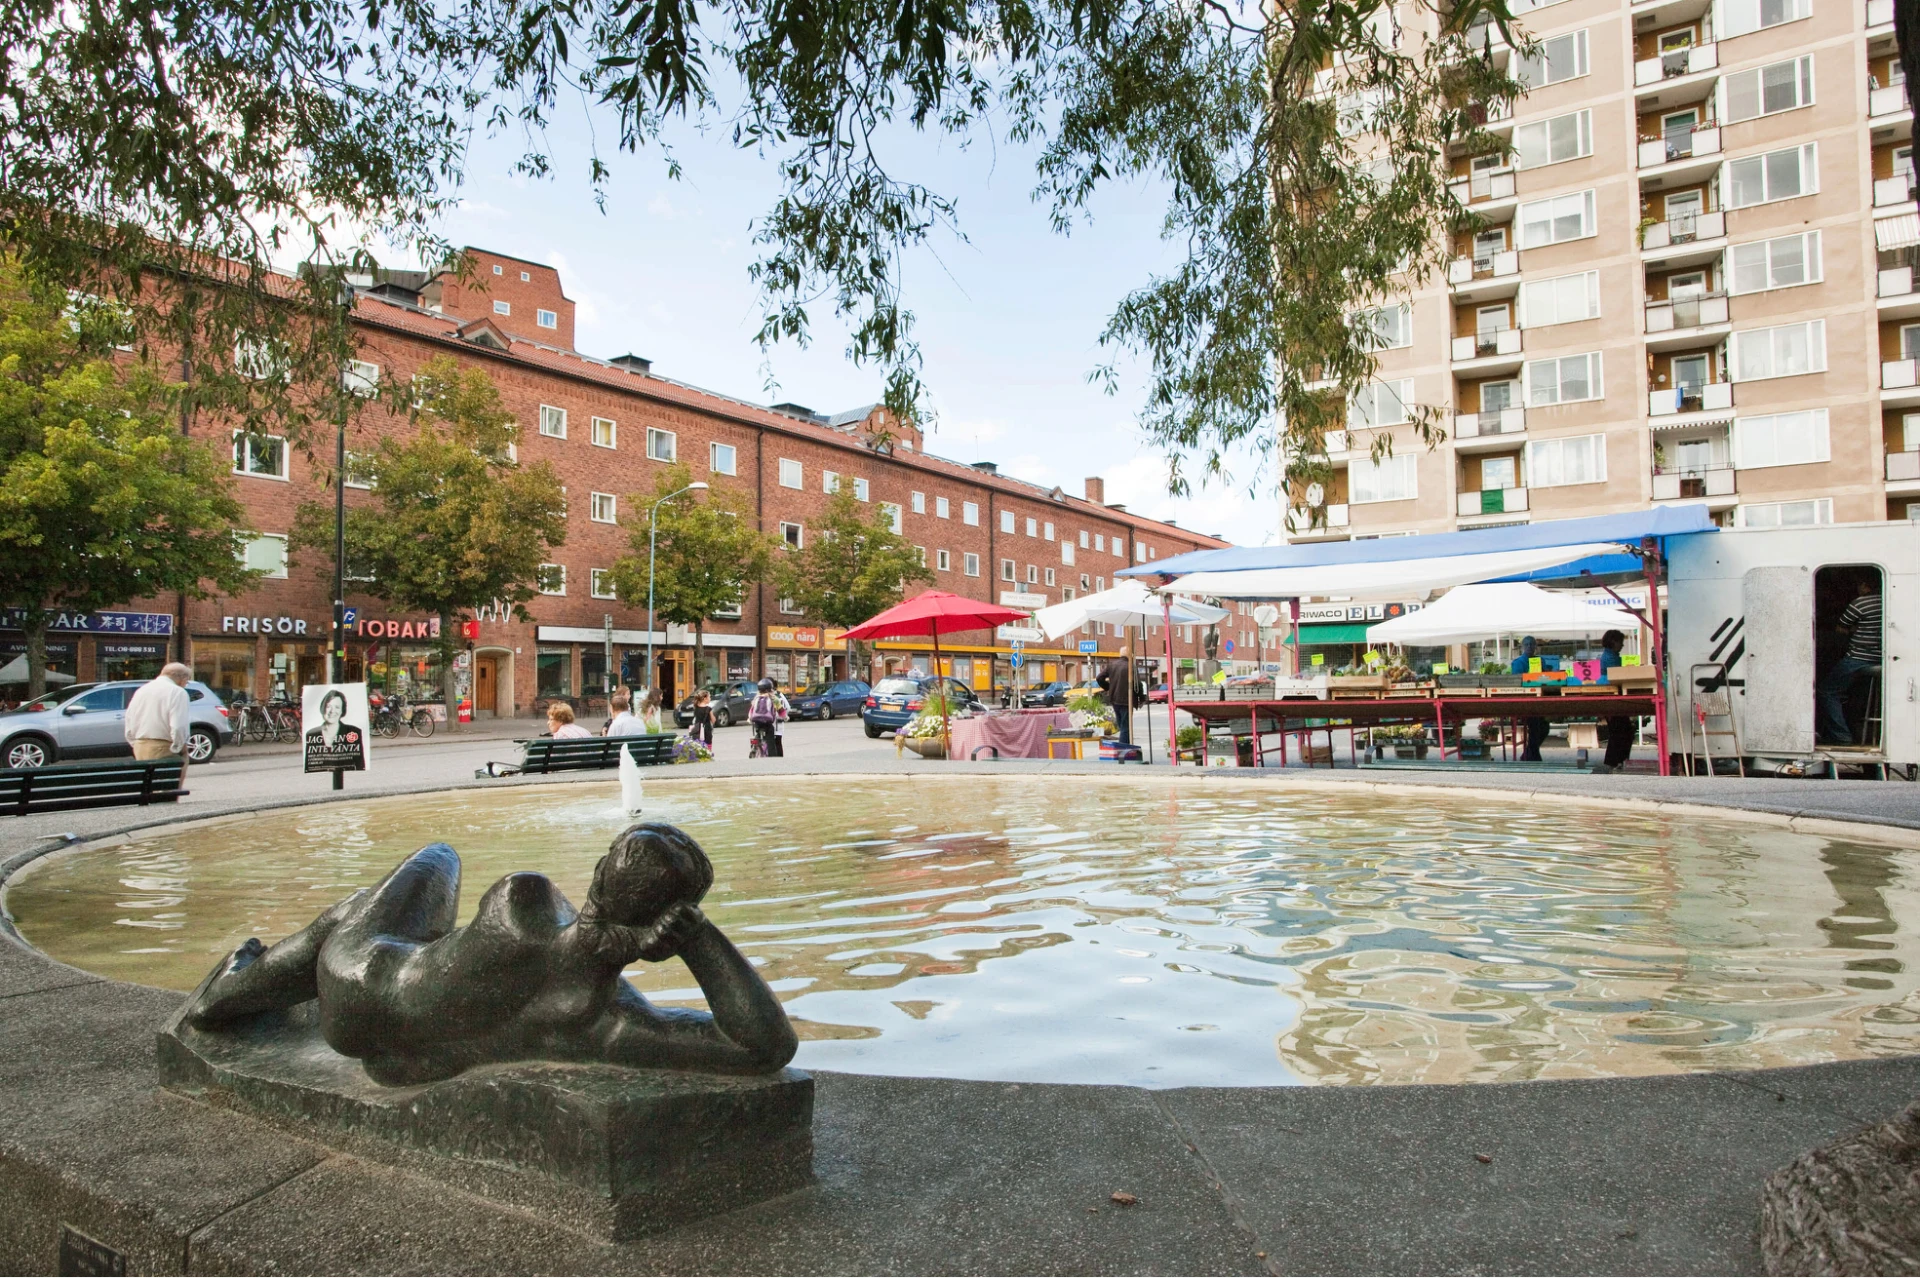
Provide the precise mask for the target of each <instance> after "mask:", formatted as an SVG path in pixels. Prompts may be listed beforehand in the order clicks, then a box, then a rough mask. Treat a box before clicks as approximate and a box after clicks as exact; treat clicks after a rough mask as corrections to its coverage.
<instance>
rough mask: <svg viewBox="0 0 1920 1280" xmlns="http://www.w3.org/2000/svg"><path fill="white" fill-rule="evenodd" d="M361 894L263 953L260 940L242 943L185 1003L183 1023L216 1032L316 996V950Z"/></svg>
mask: <svg viewBox="0 0 1920 1280" xmlns="http://www.w3.org/2000/svg"><path fill="white" fill-rule="evenodd" d="M365 895H366V890H364V889H362V890H360V891H359V892H357V893H354V894H353V895H351V896H350V897H347V898H345V899H343V900H341V901H339V902H336V903H334V904H333V905H332V906H331V907H328V908H327V909H326V911H324V912H322V913H321V915H320V918H319V919H317V920H315V921H314V922H313V923H312V924H310V925H308V926H307V927H306V928H304V929H302V930H300V932H298V933H295V934H290V935H288V936H287V937H285V938H282V939H281V940H280V941H278V942H276V943H274V944H273V945H272V946H271V947H268V948H266V949H265V950H264V951H263V950H261V949H260V940H259V939H257V938H249V939H247V945H246V946H243V947H241V948H240V949H239V950H237V951H235V952H234V953H233V954H232V955H231V956H229V957H227V959H226V961H225V963H224V964H223V966H222V967H221V968H220V969H219V970H218V971H216V972H215V973H214V974H213V976H212V977H210V978H208V979H207V981H206V982H204V983H202V984H201V986H200V990H199V991H197V992H195V993H194V995H193V998H192V999H191V1000H190V1001H188V1004H187V1009H186V1016H187V1020H188V1022H189V1023H191V1024H192V1025H193V1026H195V1027H201V1028H206V1027H215V1026H219V1025H220V1024H222V1023H227V1022H232V1021H234V1020H235V1019H236V1018H245V1017H249V1016H251V1015H253V1014H256V1013H265V1012H267V1011H268V1010H271V1009H290V1008H292V1007H293V1006H294V1005H297V1004H303V1003H305V1002H306V1001H308V1000H312V999H313V998H314V997H315V996H317V995H319V986H318V977H317V973H316V970H317V962H318V960H319V958H320V948H321V947H322V946H324V945H326V941H327V939H328V938H329V937H331V936H332V934H333V931H334V929H335V928H336V927H337V926H338V925H339V923H340V921H341V920H342V919H344V918H345V917H346V915H347V912H348V911H349V910H350V909H351V908H352V907H353V906H354V905H355V904H356V903H358V902H359V901H360V899H361V898H363V897H364V896H365Z"/></svg>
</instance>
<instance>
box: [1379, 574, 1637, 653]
mask: <svg viewBox="0 0 1920 1280" xmlns="http://www.w3.org/2000/svg"><path fill="white" fill-rule="evenodd" d="M1639 627H1640V620H1639V619H1638V618H1636V617H1634V616H1633V615H1632V614H1631V613H1628V612H1627V611H1626V610H1625V609H1608V608H1604V607H1602V606H1600V605H1597V604H1591V603H1589V602H1588V601H1585V600H1581V599H1579V598H1578V597H1575V596H1568V595H1556V594H1554V593H1553V592H1551V591H1542V590H1541V589H1540V588H1539V587H1536V586H1534V585H1533V584H1532V583H1530V582H1487V583H1481V584H1479V585H1475V586H1465V587H1455V588H1454V589H1453V590H1451V591H1449V592H1447V594H1445V595H1444V596H1441V597H1440V598H1439V599H1438V600H1436V601H1434V602H1433V603H1432V604H1430V605H1428V606H1427V607H1426V608H1424V609H1420V610H1417V611H1415V612H1413V613H1409V614H1405V615H1403V616H1401V617H1398V618H1392V619H1389V620H1388V621H1386V622H1379V623H1375V624H1374V625H1373V626H1371V627H1368V628H1367V640H1368V641H1369V642H1370V643H1374V644H1426V645H1435V644H1464V643H1466V642H1467V641H1470V640H1491V639H1494V638H1495V637H1497V636H1535V637H1538V638H1540V639H1543V640H1574V639H1579V638H1580V637H1582V636H1597V635H1600V634H1601V633H1603V632H1606V631H1610V630H1615V629H1617V630H1620V631H1624V632H1626V633H1628V634H1629V635H1631V634H1635V633H1637V631H1638V630H1639Z"/></svg>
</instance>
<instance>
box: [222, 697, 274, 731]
mask: <svg viewBox="0 0 1920 1280" xmlns="http://www.w3.org/2000/svg"><path fill="white" fill-rule="evenodd" d="M232 711H233V736H234V740H235V741H238V742H265V741H266V740H267V737H268V735H269V734H271V733H272V732H273V726H272V725H271V724H270V723H269V722H268V720H267V712H266V708H265V707H263V706H261V705H260V704H259V703H258V702H256V701H254V700H253V699H251V698H248V699H247V700H246V701H244V702H242V701H239V700H238V699H236V700H235V701H234V703H233V705H232Z"/></svg>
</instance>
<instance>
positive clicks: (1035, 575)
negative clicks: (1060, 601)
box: [1027, 564, 1040, 587]
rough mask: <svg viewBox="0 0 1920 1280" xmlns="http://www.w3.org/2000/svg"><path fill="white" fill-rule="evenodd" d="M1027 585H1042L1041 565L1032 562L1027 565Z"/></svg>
mask: <svg viewBox="0 0 1920 1280" xmlns="http://www.w3.org/2000/svg"><path fill="white" fill-rule="evenodd" d="M1027 585H1028V586H1035V587H1037V586H1039V585H1040V566H1039V565H1034V564H1030V565H1028V566H1027Z"/></svg>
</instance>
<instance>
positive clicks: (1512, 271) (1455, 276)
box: [1447, 249, 1520, 288]
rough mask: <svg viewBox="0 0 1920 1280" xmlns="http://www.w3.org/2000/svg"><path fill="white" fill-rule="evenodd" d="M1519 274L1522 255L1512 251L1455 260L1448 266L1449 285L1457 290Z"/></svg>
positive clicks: (1507, 250) (1506, 250) (1505, 250)
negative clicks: (1468, 285)
mask: <svg viewBox="0 0 1920 1280" xmlns="http://www.w3.org/2000/svg"><path fill="white" fill-rule="evenodd" d="M1519 274H1520V255H1519V254H1518V253H1516V252H1515V251H1514V250H1512V249H1503V250H1501V251H1500V252H1499V253H1489V254H1474V255H1473V256H1471V257H1463V258H1455V259H1454V260H1453V261H1452V262H1449V263H1448V264H1447V283H1448V284H1450V285H1453V286H1454V287H1456V288H1458V287H1459V286H1461V285H1466V284H1472V283H1473V282H1474V281H1476V280H1498V279H1499V278H1500V277H1502V276H1517V275H1519Z"/></svg>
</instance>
